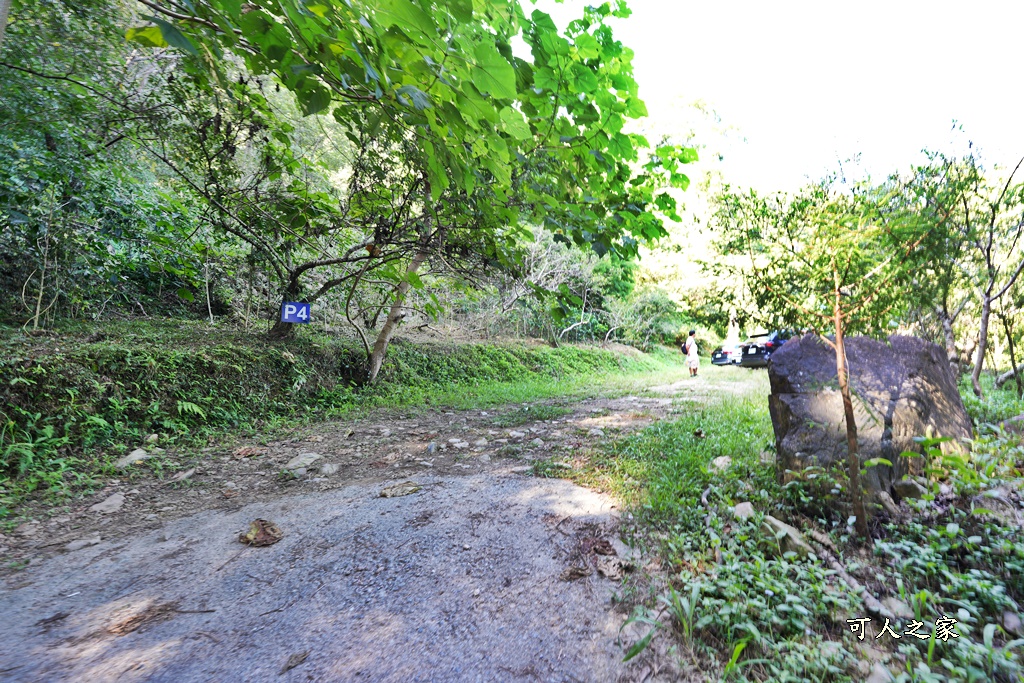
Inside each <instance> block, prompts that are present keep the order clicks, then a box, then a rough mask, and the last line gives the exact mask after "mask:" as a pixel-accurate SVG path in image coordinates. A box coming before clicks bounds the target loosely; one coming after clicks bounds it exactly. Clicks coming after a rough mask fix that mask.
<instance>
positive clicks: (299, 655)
mask: <svg viewBox="0 0 1024 683" xmlns="http://www.w3.org/2000/svg"><path fill="white" fill-rule="evenodd" d="M308 656H309V650H306V651H305V652H296V653H295V654H293V655H292V656H291V657H289V658H288V661H287V662H285V663H284V666H283V667H281V670H280V671H278V672H277V675H278V676H280V675H282V674H284V673H287V672H288V671H291V670H292V669H294V668H295V667H297V666H298V665H299V664H302V663H303V662H304V661H306V657H308Z"/></svg>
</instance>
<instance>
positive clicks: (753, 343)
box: [740, 332, 790, 368]
mask: <svg viewBox="0 0 1024 683" xmlns="http://www.w3.org/2000/svg"><path fill="white" fill-rule="evenodd" d="M789 337H790V335H789V333H788V332H766V333H764V334H755V335H753V336H752V337H750V338H749V339H747V341H745V342H743V343H742V344H740V366H742V367H744V368H763V367H766V366H767V365H768V359H769V358H771V357H772V354H773V353H775V352H776V351H778V350H779V348H780V347H781V346H782V345H783V344H785V343H786V340H787V339H789Z"/></svg>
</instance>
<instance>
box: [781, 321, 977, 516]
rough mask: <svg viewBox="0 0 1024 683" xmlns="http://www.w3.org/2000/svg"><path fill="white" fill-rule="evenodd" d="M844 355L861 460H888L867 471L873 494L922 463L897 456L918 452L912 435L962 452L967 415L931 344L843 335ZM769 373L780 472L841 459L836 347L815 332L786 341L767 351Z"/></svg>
mask: <svg viewBox="0 0 1024 683" xmlns="http://www.w3.org/2000/svg"><path fill="white" fill-rule="evenodd" d="M846 356H847V359H848V361H849V369H850V384H851V387H852V390H853V401H854V414H855V417H856V421H857V436H858V442H859V444H860V449H859V450H860V459H861V462H862V463H863V462H865V461H867V460H870V459H873V458H884V459H886V460H888V461H889V462H891V463H892V467H889V466H887V465H876V466H874V467H870V468H867V470H866V472H865V474H864V480H865V481H864V485H865V488H866V489H867V490H868V492H869V493H870V494H871V496H872V498H875V499H877V493H878V492H880V491H887V492H889V491H891V490H892V489H893V485H894V483H895V482H898V481H900V480H901V479H902V478H903V476H904V475H905V474H908V473H910V474H916V473H917V472H916V471H914V470H916V469H918V468H921V467H923V463H921V462H920V461H919V460H914V461H909V460H908V459H906V458H902V457H900V454H901V453H903V452H904V451H918V452H919V451H920V446H919V445H918V444H916V443H915V442H914V437H919V436H928V435H931V436H948V437H953V439H952V440H951V441H947V442H945V443H943V444H942V446H941V447H942V448H943V450H944V451H947V452H949V451H952V450H960V449H962V448H963V445H962V442H963V441H964V440H967V439H970V438H971V433H972V432H971V421H970V418H969V417H968V416H967V411H966V410H964V405H963V401H962V400H961V399H960V393H959V391H958V390H957V384H956V379H955V378H954V377H953V373H952V371H951V370H950V367H949V362H948V360H947V358H946V354H945V352H944V351H943V350H942V349H941V348H940V347H939V346H938V345H936V344H932V343H930V342H926V341H923V340H921V339H917V338H915V337H903V336H892V337H889V340H888V343H885V342H881V341H878V340H875V339H870V338H867V337H850V338H848V339H847V340H846ZM768 377H769V380H770V382H771V396H770V397H769V399H768V407H769V411H770V412H771V418H772V426H773V427H774V429H775V442H776V453H777V457H776V466H777V469H778V472H779V475H780V476H781V475H782V473H783V472H785V471H786V470H793V471H800V470H802V469H804V468H806V467H809V466H812V465H821V466H825V467H827V466H829V465H832V464H833V463H845V461H846V457H847V445H846V421H845V417H844V415H845V413H844V410H843V401H842V396H841V394H840V392H839V385H838V381H837V375H836V356H835V351H833V350H832V349H830V348H829V347H828V346H827V345H826V344H825V343H824V342H823V341H822V340H821V339H820V338H818V337H817V336H815V335H806V336H804V337H800V338H796V339H792V340H790V341H788V342H786V344H785V345H783V347H782V348H781V349H779V351H777V352H776V353H775V354H773V355H772V359H771V362H770V363H769V366H768Z"/></svg>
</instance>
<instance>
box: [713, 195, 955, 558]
mask: <svg viewBox="0 0 1024 683" xmlns="http://www.w3.org/2000/svg"><path fill="white" fill-rule="evenodd" d="M852 189H853V191H852V192H851V191H846V192H843V191H842V190H843V188H841V187H838V186H836V184H835V183H834V182H832V181H825V182H822V183H820V184H817V185H813V186H811V187H808V188H806V189H805V190H804V191H802V192H801V193H799V194H797V195H796V196H794V197H782V196H775V197H762V196H759V195H757V194H756V193H753V192H751V193H749V194H745V195H744V194H738V193H734V192H726V193H723V194H721V195H719V196H718V197H717V211H716V214H715V218H716V222H717V223H718V225H719V226H720V228H721V229H722V231H723V234H724V237H725V241H724V242H723V252H724V254H726V255H728V256H731V257H733V258H734V260H731V261H727V262H726V263H725V264H724V267H725V268H727V269H730V268H731V269H732V270H733V272H734V273H735V274H736V275H738V276H740V277H742V278H743V279H744V280H745V281H746V283H747V286H748V288H749V290H750V292H751V295H752V296H753V298H754V301H755V303H756V306H757V310H758V311H762V312H769V314H770V315H771V317H772V318H773V322H778V323H782V324H784V325H786V326H789V327H792V328H795V329H811V330H814V331H816V332H817V334H818V336H819V338H820V339H821V340H822V341H823V343H825V344H827V345H828V346H829V347H830V348H831V349H832V350H833V351H834V352H835V356H836V374H837V377H838V382H839V389H840V392H841V394H842V401H843V411H844V417H845V423H846V439H847V449H848V460H847V470H848V475H849V480H850V502H851V504H852V507H853V512H854V515H855V517H856V528H857V532H858V534H859V535H860V536H862V537H863V538H865V539H866V540H868V541H870V536H869V533H868V526H867V514H866V511H865V508H864V501H863V491H862V488H861V484H860V473H861V461H860V458H859V455H858V446H857V423H856V419H855V417H854V412H853V399H852V393H851V390H850V381H849V365H848V362H847V359H846V349H845V338H846V337H847V336H848V335H849V334H854V333H865V334H881V333H883V332H884V331H885V329H886V327H887V326H888V323H889V321H890V320H891V319H892V317H893V313H894V312H899V311H901V310H902V308H903V307H904V306H906V304H907V302H908V299H909V298H912V294H911V291H912V288H911V287H910V285H911V282H912V279H913V276H914V273H915V270H916V266H917V264H918V263H919V261H921V260H927V258H928V257H929V256H933V255H934V254H935V251H934V250H935V249H936V247H937V245H936V244H934V243H932V242H929V241H928V238H929V237H930V236H931V234H932V232H931V230H930V226H928V225H927V224H926V223H923V222H922V221H919V220H917V218H916V216H915V215H914V214H906V213H902V212H895V211H891V210H890V209H891V207H892V202H891V200H892V196H891V193H889V192H883V191H881V190H880V189H879V188H865V187H858V188H852ZM736 257H740V258H739V259H736Z"/></svg>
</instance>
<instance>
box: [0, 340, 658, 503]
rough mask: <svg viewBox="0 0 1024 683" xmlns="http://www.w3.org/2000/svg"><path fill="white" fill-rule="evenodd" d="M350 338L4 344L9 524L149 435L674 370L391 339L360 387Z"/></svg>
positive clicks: (567, 388)
mask: <svg viewBox="0 0 1024 683" xmlns="http://www.w3.org/2000/svg"><path fill="white" fill-rule="evenodd" d="M360 360H361V356H360V351H359V349H358V348H357V347H355V346H354V345H353V344H352V343H351V342H350V341H349V340H345V339H338V338H336V337H330V336H326V335H323V334H318V333H315V332H313V331H305V333H304V334H302V335H301V336H300V337H299V338H297V339H294V340H290V341H287V342H272V341H270V340H268V339H266V338H264V337H261V336H258V335H249V334H245V333H243V332H239V331H233V330H223V329H217V328H211V327H209V326H207V325H205V324H202V323H186V322H182V321H163V322H160V321H146V322H139V321H135V322H132V323H131V324H128V323H119V324H118V323H115V324H105V325H103V326H101V327H100V326H76V327H74V328H69V329H65V330H62V331H59V332H51V333H49V334H47V335H46V336H42V337H26V336H24V335H22V334H20V333H19V332H18V331H16V330H7V331H5V333H4V334H2V335H0V405H2V406H3V407H2V408H0V517H2V516H3V515H5V514H8V512H9V509H10V508H11V507H12V506H13V505H16V504H17V502H18V501H19V500H21V499H22V498H23V497H24V496H25V495H28V494H31V493H33V492H36V491H39V492H44V493H48V494H67V493H70V492H73V491H75V490H79V489H83V488H88V487H89V486H90V485H91V484H92V483H93V481H94V478H95V476H96V475H97V474H98V473H104V472H110V471H112V470H111V463H112V462H113V460H115V459H116V458H117V457H119V456H120V455H123V454H124V453H126V452H127V451H128V450H130V449H132V448H135V447H137V446H139V445H140V444H141V443H142V442H143V440H144V439H145V438H146V437H147V436H148V435H150V434H159V436H160V443H161V445H164V444H168V443H169V444H173V445H174V446H175V447H177V448H181V447H188V446H190V445H199V444H203V445H205V444H206V443H207V442H209V441H211V440H216V439H218V438H220V437H222V436H225V435H227V434H231V435H233V436H237V435H247V434H252V433H254V432H256V431H262V432H273V431H275V430H279V429H282V428H289V427H296V426H300V425H303V424H309V423H311V422H314V421H317V420H323V419H328V418H336V417H353V418H354V417H358V416H360V415H363V414H367V413H370V412H377V411H381V410H385V411H393V410H406V411H415V410H417V409H419V408H421V407H423V406H450V407H455V408H470V407H478V406H489V405H497V404H506V403H510V402H526V401H533V400H538V399H543V398H548V397H554V396H566V395H569V396H572V395H585V394H588V393H593V392H595V391H599V390H600V391H615V390H629V387H631V386H635V385H636V384H637V383H643V382H647V381H649V378H650V376H651V375H652V374H655V373H665V372H666V371H669V370H671V369H672V368H673V367H678V362H677V359H676V357H675V356H674V355H672V354H671V353H669V352H659V353H655V354H650V355H646V356H643V357H636V358H634V357H630V356H625V355H622V354H617V353H612V352H609V351H603V350H601V349H598V348H588V347H576V346H563V347H561V348H558V349H552V348H549V347H546V346H527V345H515V344H509V345H496V344H463V345H457V346H455V345H440V344H438V345H419V344H410V343H402V342H399V343H396V344H394V345H393V346H392V348H391V349H390V350H389V355H388V359H387V361H386V363H385V366H384V368H383V371H382V373H381V377H380V381H379V382H378V383H377V384H376V385H374V386H372V387H365V388H360V387H357V386H355V384H354V383H353V381H352V378H353V377H354V376H355V375H356V368H357V367H358V365H359V362H360Z"/></svg>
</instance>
